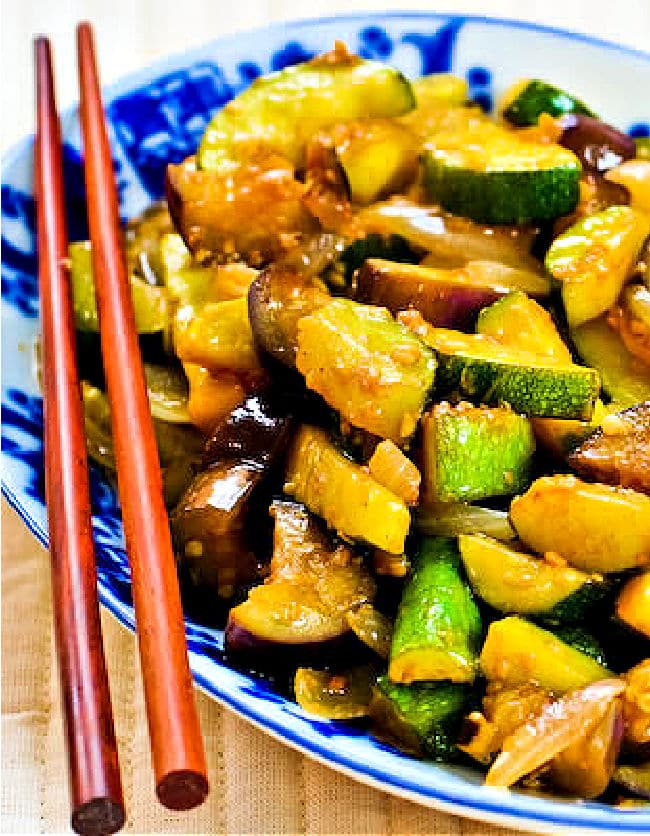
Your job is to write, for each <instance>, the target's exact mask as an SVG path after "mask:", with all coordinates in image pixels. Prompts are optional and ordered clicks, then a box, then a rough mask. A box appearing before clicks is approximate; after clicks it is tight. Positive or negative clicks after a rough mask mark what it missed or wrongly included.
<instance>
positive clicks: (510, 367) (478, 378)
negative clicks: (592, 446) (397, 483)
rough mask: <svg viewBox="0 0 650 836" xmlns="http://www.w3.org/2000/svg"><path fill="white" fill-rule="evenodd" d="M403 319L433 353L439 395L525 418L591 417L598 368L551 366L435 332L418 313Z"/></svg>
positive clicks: (494, 345)
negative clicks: (507, 407)
mask: <svg viewBox="0 0 650 836" xmlns="http://www.w3.org/2000/svg"><path fill="white" fill-rule="evenodd" d="M399 319H400V321H401V322H403V323H404V324H405V325H407V326H408V327H410V328H412V330H414V331H415V332H416V333H417V334H418V336H420V337H421V339H422V340H424V342H425V343H426V344H427V345H429V346H431V348H433V349H435V351H436V353H437V355H438V366H437V369H436V391H437V393H438V394H439V395H442V396H444V395H448V394H450V393H458V394H460V395H461V396H463V397H465V398H467V399H469V400H471V401H474V402H478V403H485V404H489V405H495V406H498V405H500V404H509V405H510V406H511V407H512V409H513V410H515V412H519V413H522V414H524V415H531V416H533V415H536V416H540V417H547V418H579V419H583V420H589V419H590V418H591V415H592V412H593V408H594V403H595V400H596V398H597V396H598V392H599V389H600V380H599V377H598V372H597V371H595V370H594V369H589V368H585V367H583V366H576V365H572V364H567V365H562V366H559V365H557V364H549V363H548V362H542V361H540V360H539V359H538V358H537V357H536V356H535V355H534V354H530V352H527V351H521V350H518V349H515V348H512V347H507V346H502V345H499V343H498V342H497V341H496V340H493V339H491V338H489V337H484V336H482V335H481V334H462V333H460V332H459V331H450V330H447V329H444V328H433V327H432V326H430V325H428V324H427V323H426V322H424V321H423V320H422V318H421V317H420V316H419V314H418V313H417V312H416V311H404V312H403V313H402V314H401V315H400V317H399Z"/></svg>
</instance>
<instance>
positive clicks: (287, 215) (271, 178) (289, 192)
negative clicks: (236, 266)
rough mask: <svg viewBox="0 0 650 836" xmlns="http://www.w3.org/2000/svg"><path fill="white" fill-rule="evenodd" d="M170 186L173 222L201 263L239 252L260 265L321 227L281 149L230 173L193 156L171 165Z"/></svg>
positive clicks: (227, 258)
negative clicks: (201, 165)
mask: <svg viewBox="0 0 650 836" xmlns="http://www.w3.org/2000/svg"><path fill="white" fill-rule="evenodd" d="M165 190H166V195H167V202H168V205H169V211H170V214H171V216H172V219H173V221H174V225H175V226H176V228H177V229H178V231H179V232H180V233H181V235H182V236H183V240H184V241H185V244H186V245H187V248H188V249H189V250H190V252H191V253H192V255H193V256H194V257H195V258H196V259H197V261H199V262H200V263H203V262H205V261H207V260H212V259H214V260H217V261H234V260H237V256H239V257H241V258H243V259H244V260H245V261H247V262H248V263H249V264H251V265H252V266H259V265H261V264H264V263H266V262H267V261H269V260H270V259H272V258H277V257H278V256H280V255H282V253H284V251H285V249H286V246H285V245H286V243H287V242H289V243H293V241H294V239H295V237H296V236H300V235H303V234H306V233H312V232H315V231H316V229H317V227H318V224H317V222H316V220H315V218H314V217H313V216H312V215H311V213H310V212H309V211H308V210H307V208H306V207H305V206H304V204H303V202H302V197H303V194H304V186H303V184H302V183H300V182H298V180H296V179H295V177H294V170H293V166H292V165H291V163H289V162H288V161H287V160H285V159H283V158H282V157H278V156H276V155H266V156H263V155H260V156H259V157H258V158H256V159H254V160H252V161H250V162H249V163H247V164H246V165H242V166H241V167H240V168H238V169H237V170H236V171H233V172H230V173H228V174H219V173H217V172H215V171H197V168H196V163H195V160H194V158H193V157H189V158H188V159H186V160H185V161H184V162H183V163H181V164H180V165H169V166H167V177H166V181H165Z"/></svg>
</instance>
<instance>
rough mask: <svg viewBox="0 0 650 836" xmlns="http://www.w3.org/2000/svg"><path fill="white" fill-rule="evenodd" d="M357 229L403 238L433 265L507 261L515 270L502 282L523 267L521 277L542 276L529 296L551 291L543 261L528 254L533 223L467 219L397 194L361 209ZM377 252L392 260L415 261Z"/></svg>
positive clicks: (355, 228)
mask: <svg viewBox="0 0 650 836" xmlns="http://www.w3.org/2000/svg"><path fill="white" fill-rule="evenodd" d="M359 227H360V228H361V230H363V232H364V234H365V235H373V234H375V235H382V236H396V235H398V236H400V237H401V238H403V239H404V240H405V241H406V242H407V244H408V245H409V246H410V247H411V248H413V249H415V250H422V251H423V252H425V253H429V255H428V256H427V259H426V263H427V265H429V266H432V267H447V268H451V267H462V266H463V265H465V264H467V263H468V262H471V261H481V262H490V263H491V264H492V265H494V270H495V271H496V269H497V268H498V267H499V266H501V267H503V266H504V265H505V266H506V267H511V268H512V271H506V272H505V275H504V279H503V281H504V283H506V281H507V279H508V277H510V280H511V281H513V282H514V281H515V276H516V274H517V273H519V272H520V271H521V280H522V281H525V282H529V281H530V274H531V273H532V274H534V275H536V276H537V277H538V278H539V279H540V282H541V284H540V289H539V291H537V290H527V292H529V293H531V295H534V296H537V295H539V296H545V295H547V293H548V292H549V290H550V288H549V285H548V278H547V277H546V276H545V274H544V271H543V269H542V265H541V264H540V262H539V261H538V260H537V259H536V258H534V256H532V255H531V254H530V250H531V247H532V244H533V239H534V229H533V228H532V227H521V226H494V225H492V226H484V225H483V224H478V223H474V222H473V221H471V220H470V219H469V218H461V217H458V216H455V215H446V214H443V213H442V212H441V211H440V209H439V208H438V207H435V206H433V207H432V206H420V205H418V204H416V203H412V202H411V201H409V200H405V199H404V198H399V199H398V198H394V199H393V200H390V201H387V202H386V203H377V204H375V205H373V206H368V207H367V208H366V209H363V210H362V211H361V212H359V214H358V215H357V216H356V218H355V219H354V221H353V223H352V231H353V233H354V235H355V236H358V234H359V233H358V228H359ZM377 256H378V257H381V258H387V259H391V260H392V261H417V259H406V258H399V259H398V258H395V257H394V256H388V255H385V256H382V255H380V254H377ZM513 271H514V272H513ZM495 278H496V276H495ZM519 287H520V289H522V290H525V289H526V288H525V287H523V286H519Z"/></svg>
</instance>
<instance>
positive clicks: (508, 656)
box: [480, 616, 611, 694]
mask: <svg viewBox="0 0 650 836" xmlns="http://www.w3.org/2000/svg"><path fill="white" fill-rule="evenodd" d="M480 663H481V670H482V671H483V674H484V675H485V676H486V677H487V678H488V679H489V680H496V681H498V682H503V683H505V684H506V685H524V684H525V683H528V682H532V683H534V684H535V685H539V686H541V687H542V688H546V689H547V690H548V691H553V692H554V693H556V694H563V693H564V692H565V691H571V690H573V689H574V688H583V687H584V686H585V685H589V684H590V683H591V682H598V681H599V680H600V679H606V678H607V677H608V676H610V675H611V674H610V672H609V671H608V670H607V668H604V667H603V666H602V665H599V664H598V662H596V661H595V660H594V659H592V658H591V657H590V656H586V655H585V654H584V653H581V652H580V651H579V650H576V649H575V648H574V647H570V646H569V645H568V644H566V643H565V642H563V641H562V640H561V639H559V638H558V637H557V636H555V635H553V633H550V632H549V631H548V630H542V628H541V627H537V626H536V625H535V624H531V622H530V621H526V620H525V619H523V618H519V617H517V616H509V617H508V618H503V619H501V621H493V622H492V624H491V625H490V628H489V630H488V634H487V637H486V639H485V644H484V645H483V650H482V651H481V659H480Z"/></svg>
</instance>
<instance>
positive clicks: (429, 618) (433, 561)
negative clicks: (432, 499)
mask: <svg viewBox="0 0 650 836" xmlns="http://www.w3.org/2000/svg"><path fill="white" fill-rule="evenodd" d="M414 566H415V569H414V572H413V575H412V576H411V578H410V579H409V581H408V582H407V584H406V587H405V589H404V593H403V595H402V600H401V602H400V606H399V609H398V613H397V619H396V621H395V629H394V631H393V641H392V644H391V651H390V665H389V669H388V675H389V677H390V679H391V681H392V682H396V683H402V684H410V683H412V682H417V681H440V680H450V681H452V682H467V683H470V682H472V681H473V680H474V677H475V674H476V669H477V662H478V649H479V643H480V638H481V631H482V625H481V617H480V614H479V610H478V607H477V605H476V602H475V601H474V598H473V596H472V593H471V590H470V588H469V586H468V585H467V583H466V582H465V580H464V579H463V577H462V576H461V565H460V558H459V555H458V549H457V547H456V542H455V540H453V539H450V538H446V537H425V538H423V539H422V540H421V542H420V546H419V549H418V553H417V555H416V558H415V560H414Z"/></svg>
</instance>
